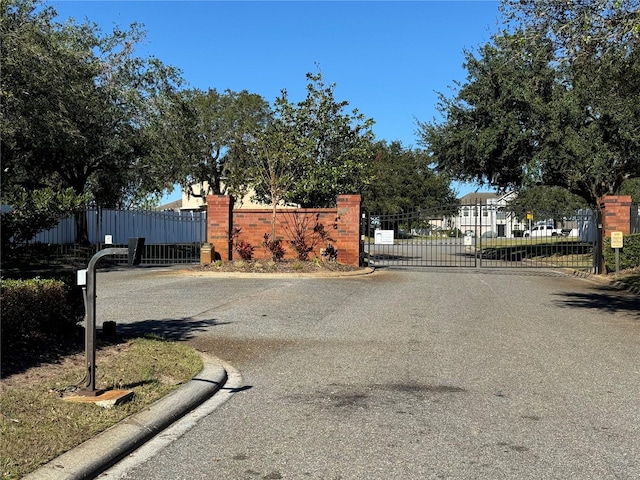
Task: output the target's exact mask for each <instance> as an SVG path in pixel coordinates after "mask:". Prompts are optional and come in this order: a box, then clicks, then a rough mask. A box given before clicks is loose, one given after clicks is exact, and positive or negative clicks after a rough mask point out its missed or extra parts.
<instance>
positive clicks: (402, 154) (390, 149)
mask: <svg viewBox="0 0 640 480" xmlns="http://www.w3.org/2000/svg"><path fill="white" fill-rule="evenodd" d="M373 150H374V156H373V158H372V160H371V161H370V162H369V169H370V171H371V173H372V176H371V179H370V180H369V183H368V184H367V186H366V188H365V189H364V192H363V201H362V208H363V210H365V211H367V212H370V213H374V214H377V213H404V212H410V211H414V210H416V209H419V210H427V209H429V208H433V207H437V206H440V205H447V204H454V203H456V198H455V197H456V194H455V192H454V191H453V190H452V189H451V187H450V181H449V178H447V177H445V176H444V175H438V174H436V173H435V172H434V171H433V169H432V168H431V165H430V163H431V157H430V156H429V155H428V154H427V153H426V152H424V151H422V150H419V149H406V148H403V147H402V144H401V143H400V142H398V141H394V142H391V143H389V144H388V143H387V142H385V141H380V142H377V143H376V144H375V145H374V147H373Z"/></svg>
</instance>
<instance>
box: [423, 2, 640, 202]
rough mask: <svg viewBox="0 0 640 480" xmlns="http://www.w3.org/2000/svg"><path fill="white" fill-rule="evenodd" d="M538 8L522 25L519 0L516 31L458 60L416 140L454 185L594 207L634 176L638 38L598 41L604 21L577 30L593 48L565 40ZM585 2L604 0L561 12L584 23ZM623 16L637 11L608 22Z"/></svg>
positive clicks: (637, 167)
mask: <svg viewBox="0 0 640 480" xmlns="http://www.w3.org/2000/svg"><path fill="white" fill-rule="evenodd" d="M506 3H507V4H508V5H507V6H509V7H510V8H517V5H516V4H515V3H514V2H506ZM539 3H540V8H539V9H538V8H536V9H535V11H536V12H537V14H538V15H545V14H547V15H548V17H545V18H544V21H543V20H541V19H540V18H539V17H535V18H533V19H531V18H530V17H528V16H527V15H531V13H528V12H529V10H528V9H527V8H528V7H531V8H533V7H534V6H535V5H534V4H532V3H531V2H527V1H525V2H522V5H523V10H522V12H520V13H522V15H523V16H524V17H523V18H524V20H522V18H520V22H521V23H519V24H518V28H515V27H514V28H512V29H511V32H509V33H508V32H502V33H501V34H499V35H496V36H495V37H494V39H493V41H492V42H491V43H489V44H486V45H484V46H482V47H481V48H480V50H479V53H478V55H477V56H476V55H473V54H472V53H470V52H466V53H465V59H466V61H465V67H466V68H467V71H468V76H467V80H466V82H465V83H460V84H459V85H458V87H459V88H458V91H457V93H456V95H455V96H454V97H453V98H446V97H445V96H441V102H440V104H439V110H440V112H441V113H442V115H443V117H444V121H443V122H440V123H439V122H437V121H433V122H425V123H419V134H420V137H421V141H422V143H423V144H424V145H425V146H426V147H427V149H428V150H429V152H430V154H431V155H432V157H433V161H434V162H435V164H436V166H437V169H438V170H439V171H442V172H446V173H449V174H451V175H452V176H454V177H456V178H459V179H463V180H472V181H478V182H480V183H484V184H490V185H492V186H495V187H498V188H502V189H508V188H514V189H521V188H526V187H528V186H533V185H547V186H558V187H561V188H564V189H566V190H568V191H569V192H571V193H573V194H576V195H578V196H580V197H581V198H583V199H584V200H585V201H586V202H587V203H588V205H590V206H591V207H594V208H598V207H599V201H600V199H601V198H602V196H603V195H606V194H610V193H617V192H618V191H619V189H620V187H621V185H622V184H623V182H625V180H627V179H629V178H636V177H638V176H640V135H639V132H640V102H638V101H637V99H638V98H640V58H639V55H640V50H639V49H638V35H637V34H634V33H633V28H632V29H631V30H627V33H626V34H624V35H622V34H621V33H620V32H618V31H612V32H611V35H609V36H607V35H606V33H607V28H606V25H607V23H606V22H604V24H603V25H604V26H601V24H600V23H597V22H595V21H594V22H592V23H584V24H583V28H585V29H589V28H592V29H593V30H594V38H598V39H600V40H598V42H597V43H596V42H595V40H594V42H593V43H591V44H585V43H584V41H583V40H578V39H575V38H574V37H573V36H571V35H568V36H565V34H566V32H567V31H569V30H570V28H567V29H566V30H565V29H563V26H562V25H561V24H559V23H557V22H558V21H559V20H558V18H563V17H562V16H560V17H556V16H555V14H556V13H557V12H559V11H560V10H562V9H557V8H555V7H556V6H558V5H559V4H558V3H557V2H539ZM605 3H606V2H605ZM620 3H621V4H622V3H624V4H625V5H626V7H629V6H630V4H631V3H634V2H620ZM587 4H589V5H590V6H591V7H593V9H596V7H597V6H600V5H601V4H603V2H602V1H585V2H573V3H571V4H567V3H566V2H563V5H564V6H563V7H562V8H563V9H565V10H566V11H567V12H566V16H568V17H571V18H573V17H574V16H575V17H577V18H583V17H581V16H580V15H579V14H578V11H582V10H584V8H583V7H584V6H585V5H587ZM544 7H547V8H546V9H545V8H544ZM571 8H574V9H575V12H573V13H572V11H571ZM611 8H612V9H615V8H618V7H617V6H615V5H612V6H611ZM512 13H513V12H512ZM573 14H575V15H573ZM634 16H635V17H634ZM630 17H633V18H637V10H636V11H635V12H632V11H630V12H627V14H625V15H623V14H620V15H616V18H630ZM513 18H516V16H515V15H514V16H513ZM528 20H530V21H528ZM576 22H577V21H576ZM576 22H572V23H571V29H574V34H573V35H578V31H579V29H578V28H577V24H578V23H579V22H577V23H576ZM541 25H543V26H541ZM615 25H627V26H628V23H626V22H621V23H615ZM596 26H597V27H598V28H596ZM621 28H622V27H621ZM582 34H585V31H582ZM596 34H597V35H596ZM605 38H606V41H605ZM621 38H624V41H622V40H620V39H621ZM595 45H597V48H596V47H595Z"/></svg>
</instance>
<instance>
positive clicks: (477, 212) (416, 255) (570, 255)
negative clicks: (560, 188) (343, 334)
mask: <svg viewBox="0 0 640 480" xmlns="http://www.w3.org/2000/svg"><path fill="white" fill-rule="evenodd" d="M362 233H363V235H364V236H365V241H364V244H363V248H364V252H363V258H364V260H365V263H367V264H368V265H370V266H376V267H381V266H416V267H418V266H423V267H431V266H433V267H476V268H479V267H492V268H509V267H511V268H542V267H555V268H558V267H568V268H573V269H577V270H589V271H591V270H592V269H593V268H594V246H595V245H596V241H597V238H596V237H597V228H596V222H595V217H594V214H593V212H591V211H590V210H580V211H576V212H573V213H572V215H566V214H565V215H562V216H560V215H548V216H546V215H545V218H544V219H538V220H535V221H534V220H533V219H532V218H525V219H519V218H517V217H516V216H515V215H514V214H513V213H511V212H508V211H505V209H501V208H500V207H499V206H498V205H495V204H494V205H491V204H482V203H477V204H467V205H448V206H441V207H438V208H434V209H423V210H420V211H413V212H403V213H394V214H365V218H364V220H363V232H362Z"/></svg>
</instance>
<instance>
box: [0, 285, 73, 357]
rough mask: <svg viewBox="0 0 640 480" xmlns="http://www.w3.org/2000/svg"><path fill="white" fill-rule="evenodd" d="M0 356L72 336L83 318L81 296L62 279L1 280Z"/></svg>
mask: <svg viewBox="0 0 640 480" xmlns="http://www.w3.org/2000/svg"><path fill="white" fill-rule="evenodd" d="M0 302H1V303H2V323H1V325H0V335H1V336H2V349H3V357H4V354H5V353H7V352H6V350H7V349H9V350H10V349H11V348H15V347H21V346H25V345H29V344H30V343H32V342H33V341H35V340H42V339H48V338H50V339H54V338H60V337H61V336H64V335H68V334H71V333H72V332H73V331H74V330H75V329H76V327H77V324H78V322H80V321H81V320H82V318H83V316H84V305H83V302H82V294H81V292H80V291H79V289H78V288H75V289H72V288H71V287H70V286H69V285H68V284H67V283H65V282H64V281H61V280H50V279H41V278H34V279H30V280H4V279H3V280H2V281H1V283H0Z"/></svg>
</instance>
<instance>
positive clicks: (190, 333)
mask: <svg viewBox="0 0 640 480" xmlns="http://www.w3.org/2000/svg"><path fill="white" fill-rule="evenodd" d="M227 323H229V322H219V321H218V320H216V319H215V318H211V319H204V320H190V319H185V318H164V319H159V320H155V319H154V320H143V321H140V322H136V323H130V324H118V326H117V332H118V335H122V336H124V337H136V336H143V335H157V336H159V337H161V338H164V339H166V340H171V341H185V340H191V339H192V338H195V337H196V336H197V335H198V334H199V333H201V332H205V331H206V330H207V329H208V328H210V327H214V326H217V325H226V324H227Z"/></svg>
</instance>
